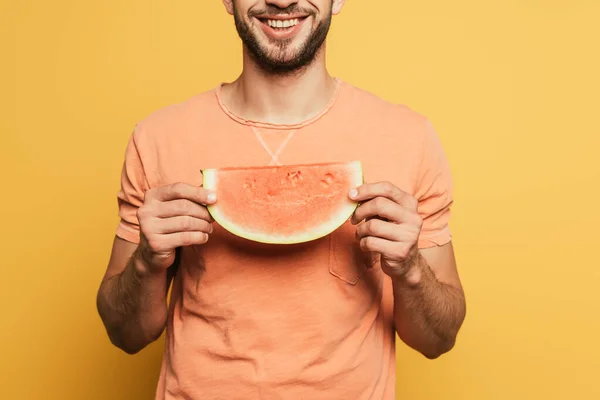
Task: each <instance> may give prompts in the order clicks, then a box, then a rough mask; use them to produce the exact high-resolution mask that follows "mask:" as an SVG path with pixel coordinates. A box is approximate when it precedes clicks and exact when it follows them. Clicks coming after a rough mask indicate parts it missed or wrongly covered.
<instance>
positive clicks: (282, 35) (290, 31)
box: [258, 18, 307, 39]
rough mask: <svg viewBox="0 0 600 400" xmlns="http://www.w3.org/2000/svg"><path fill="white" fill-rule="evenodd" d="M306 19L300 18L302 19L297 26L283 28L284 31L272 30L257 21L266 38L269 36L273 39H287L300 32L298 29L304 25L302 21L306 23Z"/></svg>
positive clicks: (265, 24)
mask: <svg viewBox="0 0 600 400" xmlns="http://www.w3.org/2000/svg"><path fill="white" fill-rule="evenodd" d="M306 19H307V18H302V19H300V21H299V22H298V24H297V25H295V26H291V27H289V28H285V29H281V28H272V27H270V26H269V25H268V24H267V22H262V21H261V20H258V22H259V23H260V26H261V28H262V30H263V31H264V32H265V33H266V34H267V35H268V36H270V37H272V38H274V39H289V38H291V37H293V36H294V35H296V34H297V33H298V31H299V30H300V28H302V25H303V24H304V21H306Z"/></svg>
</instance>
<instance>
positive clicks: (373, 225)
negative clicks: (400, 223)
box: [365, 219, 377, 234]
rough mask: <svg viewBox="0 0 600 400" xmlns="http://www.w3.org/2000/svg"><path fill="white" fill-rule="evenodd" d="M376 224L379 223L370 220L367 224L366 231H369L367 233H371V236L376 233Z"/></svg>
mask: <svg viewBox="0 0 600 400" xmlns="http://www.w3.org/2000/svg"><path fill="white" fill-rule="evenodd" d="M376 224H377V221H376V220H374V219H370V220H368V221H367V222H365V230H366V231H367V233H370V234H373V233H375V229H376Z"/></svg>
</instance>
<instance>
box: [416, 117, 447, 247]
mask: <svg viewBox="0 0 600 400" xmlns="http://www.w3.org/2000/svg"><path fill="white" fill-rule="evenodd" d="M415 197H416V198H417V200H418V202H419V205H418V207H419V208H418V211H419V214H420V215H421V218H422V219H423V226H422V228H421V234H420V236H419V242H418V246H419V248H428V247H435V246H441V245H443V244H446V243H448V242H450V241H451V240H452V235H451V232H450V227H449V220H450V207H451V205H452V203H453V181H452V176H451V172H450V165H449V163H448V160H447V158H446V154H445V152H444V149H443V148H442V143H441V141H440V139H439V137H438V136H437V133H436V131H435V129H434V127H433V125H432V124H431V122H430V121H429V120H427V121H426V124H425V130H424V135H423V148H422V158H421V165H420V169H419V177H418V185H417V189H416V196H415Z"/></svg>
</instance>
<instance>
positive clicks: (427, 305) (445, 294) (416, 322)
mask: <svg viewBox="0 0 600 400" xmlns="http://www.w3.org/2000/svg"><path fill="white" fill-rule="evenodd" d="M392 282H393V289H394V321H395V325H396V331H397V332H398V336H399V337H400V338H401V339H402V340H403V341H404V342H405V343H406V344H407V345H409V346H410V347H412V348H414V349H415V350H417V351H419V352H421V353H422V354H423V355H425V356H426V357H428V358H436V357H438V356H440V355H442V354H443V353H446V352H448V351H449V350H450V349H452V347H453V346H454V343H455V341H456V336H457V334H458V331H459V329H460V326H461V325H462V322H463V320H464V317H465V298H464V294H463V292H462V290H461V289H459V288H456V287H454V286H451V285H448V284H445V283H442V282H440V281H438V280H437V279H436V277H435V274H434V273H433V272H432V271H431V269H430V268H429V266H428V265H427V262H426V260H425V259H424V258H423V257H422V256H420V255H418V256H417V257H416V259H415V261H414V263H413V266H412V267H411V268H410V270H409V271H408V272H407V274H406V275H405V276H404V277H395V278H393V279H392Z"/></svg>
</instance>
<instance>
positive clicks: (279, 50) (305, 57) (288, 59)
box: [233, 1, 332, 75]
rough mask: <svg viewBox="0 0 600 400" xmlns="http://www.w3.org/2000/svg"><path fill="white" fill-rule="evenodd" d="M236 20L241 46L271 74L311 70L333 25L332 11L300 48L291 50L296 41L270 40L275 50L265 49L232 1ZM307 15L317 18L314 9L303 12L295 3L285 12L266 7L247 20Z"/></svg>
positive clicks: (252, 12) (252, 14) (249, 13)
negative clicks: (260, 17)
mask: <svg viewBox="0 0 600 400" xmlns="http://www.w3.org/2000/svg"><path fill="white" fill-rule="evenodd" d="M233 10H234V13H233V17H234V21H235V27H236V29H237V32H238V35H239V37H240V39H241V40H242V43H243V44H244V46H245V47H246V49H248V53H249V55H250V57H251V58H252V59H253V61H254V62H255V63H256V64H257V65H258V67H259V68H261V69H262V70H263V71H265V72H267V73H269V74H272V75H290V74H293V73H296V72H298V71H301V70H302V69H304V68H306V67H308V66H309V65H310V64H311V63H312V62H313V61H314V60H315V58H316V56H317V53H318V52H319V50H320V49H321V48H322V46H323V43H324V42H325V38H326V37H327V34H328V32H329V27H330V26H331V18H332V14H331V11H330V12H329V14H328V15H327V16H326V18H324V19H323V20H322V21H320V22H319V24H318V25H317V27H316V28H314V29H313V30H312V31H311V32H310V35H309V36H308V38H307V39H306V40H305V41H304V43H302V44H301V45H300V46H299V47H298V48H297V49H295V50H294V49H291V46H292V42H293V38H292V39H284V40H276V39H269V44H270V45H271V47H274V48H270V49H269V48H266V46H263V45H261V43H260V42H259V38H258V36H257V34H255V33H253V32H252V30H251V27H250V24H249V23H248V22H247V21H246V20H244V18H242V16H241V15H239V13H238V10H237V9H236V8H235V1H234V2H233ZM300 11H302V12H304V13H305V14H308V16H309V17H310V16H312V17H313V18H315V13H314V12H313V11H312V10H300V9H299V8H298V7H297V5H296V4H293V5H291V6H289V7H287V8H285V9H281V8H277V7H273V6H267V8H266V9H265V10H260V11H253V10H250V11H248V20H252V18H253V17H254V16H256V15H261V14H263V15H264V14H269V15H277V14H281V15H286V14H290V13H293V12H300Z"/></svg>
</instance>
